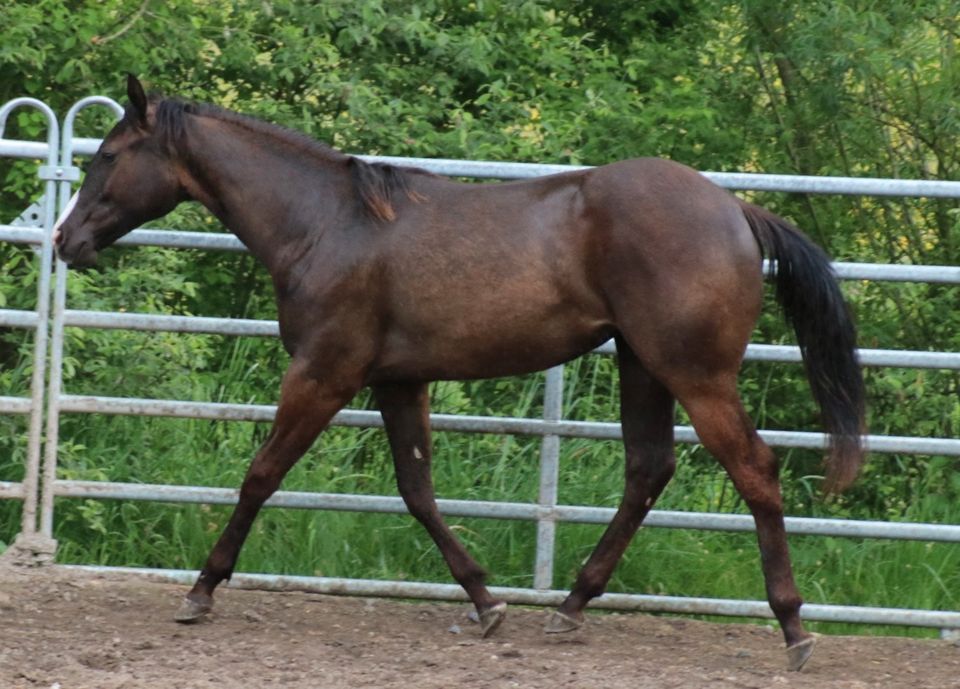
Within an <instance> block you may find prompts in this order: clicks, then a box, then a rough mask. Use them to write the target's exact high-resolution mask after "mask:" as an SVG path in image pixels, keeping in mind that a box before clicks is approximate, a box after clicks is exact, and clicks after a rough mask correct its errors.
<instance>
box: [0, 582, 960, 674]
mask: <svg viewBox="0 0 960 689" xmlns="http://www.w3.org/2000/svg"><path fill="white" fill-rule="evenodd" d="M184 592H185V589H184V588H183V587H179V586H172V585H169V584H160V583H154V582H150V581H145V580H142V579H139V578H136V579H135V578H120V577H117V576H97V575H92V574H85V573H78V572H68V571H66V570H63V569H59V568H56V567H43V568H30V569H25V568H12V567H6V566H3V567H0V687H3V688H4V689H8V688H9V689H20V688H25V689H33V688H35V687H43V688H44V689H139V688H143V689H193V688H202V689H206V688H213V687H244V688H245V687H271V686H276V687H285V688H290V689H300V688H307V687H310V688H313V687H321V688H328V687H330V688H334V687H397V688H401V689H402V688H405V687H411V688H412V687H416V688H417V689H431V688H437V689H440V688H443V689H448V688H449V687H458V686H469V687H474V688H487V687H489V688H500V687H524V688H528V687H529V688H539V687H550V688H551V689H553V688H555V687H568V688H569V687H582V688H584V689H601V688H606V687H610V688H614V689H619V688H621V687H622V688H626V687H630V688H631V689H652V688H654V687H656V688H657V689H669V688H671V687H709V688H711V689H714V688H718V689H727V688H734V687H736V688H738V689H741V688H744V687H756V688H758V689H759V688H764V689H767V688H769V687H781V686H782V687H791V688H792V687H797V688H800V689H806V688H809V689H813V688H816V689H832V688H840V687H844V688H850V689H852V688H854V687H856V688H866V687H910V688H912V689H917V688H921V687H931V688H932V687H936V688H937V689H944V688H947V687H960V647H958V646H957V645H955V644H953V643H950V642H947V641H933V640H931V641H923V640H912V639H901V638H859V637H839V636H827V637H822V638H821V639H820V643H819V645H818V648H817V651H816V653H815V654H814V656H813V659H812V660H811V661H810V663H809V664H808V666H807V668H805V669H804V671H803V672H802V673H799V674H797V673H788V672H786V671H785V670H784V664H785V656H784V653H783V650H782V642H781V638H780V634H779V632H778V631H775V630H774V629H773V628H771V627H764V626H753V625H741V624H711V623H706V622H698V621H694V620H686V619H674V618H668V617H653V616H649V615H640V614H624V615H616V614H612V615H611V614H607V615H600V614H596V615H591V616H590V617H589V621H588V624H587V625H586V626H585V627H584V629H582V630H580V631H578V632H575V633H573V634H568V635H560V636H546V635H544V634H543V633H542V631H541V627H542V625H543V622H544V620H545V615H546V613H545V612H544V611H542V610H526V609H517V608H512V609H511V610H510V613H509V617H508V618H507V621H506V622H505V623H504V624H503V626H502V627H501V628H500V629H499V630H498V632H497V633H496V635H495V636H494V637H493V638H491V639H487V640H484V639H481V638H480V636H479V632H478V629H477V626H476V625H475V624H473V623H471V622H470V621H469V620H468V619H467V617H466V613H467V608H466V607H465V606H463V605H447V604H424V603H405V602H398V601H388V600H383V599H363V598H346V597H334V596H322V595H316V594H308V593H267V592H257V591H241V590H236V589H221V590H220V591H219V592H218V600H217V609H216V612H215V613H214V614H213V615H212V616H211V619H210V620H209V621H207V622H203V623H200V624H195V625H188V626H183V625H178V624H175V623H174V622H172V621H171V616H172V614H173V612H174V610H175V609H176V607H177V605H178V602H179V600H180V598H181V596H182V595H183V594H184Z"/></svg>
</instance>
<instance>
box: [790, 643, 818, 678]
mask: <svg viewBox="0 0 960 689" xmlns="http://www.w3.org/2000/svg"><path fill="white" fill-rule="evenodd" d="M816 643H817V640H816V638H815V637H812V636H811V637H810V638H809V639H804V640H803V641H800V642H798V643H795V644H794V645H793V646H787V669H788V670H791V671H793V672H799V671H800V670H802V669H803V666H804V665H806V664H807V661H808V660H810V656H812V655H813V647H814V646H815V645H816Z"/></svg>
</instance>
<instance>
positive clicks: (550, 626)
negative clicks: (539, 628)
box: [543, 610, 583, 634]
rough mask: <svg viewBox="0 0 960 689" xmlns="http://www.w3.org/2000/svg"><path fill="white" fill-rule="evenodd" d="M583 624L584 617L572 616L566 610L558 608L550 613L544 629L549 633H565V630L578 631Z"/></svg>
mask: <svg viewBox="0 0 960 689" xmlns="http://www.w3.org/2000/svg"><path fill="white" fill-rule="evenodd" d="M582 626H583V618H582V617H581V618H580V619H577V618H576V617H571V616H570V615H568V614H567V613H565V612H560V611H559V610H556V611H554V613H553V614H552V615H550V619H549V620H547V624H546V626H545V627H544V628H543V631H545V632H546V633H547V634H563V633H565V632H573V631H576V630H577V629H580V627H582Z"/></svg>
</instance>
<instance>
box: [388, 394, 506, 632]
mask: <svg viewBox="0 0 960 689" xmlns="http://www.w3.org/2000/svg"><path fill="white" fill-rule="evenodd" d="M373 392H374V395H376V399H377V402H378V404H379V405H380V414H381V415H382V416H383V423H384V426H385V428H386V431H387V437H388V438H389V440H390V449H391V451H392V453H393V463H394V467H395V468H396V473H397V487H398V489H399V491H400V495H401V497H403V501H404V503H406V505H407V509H408V510H410V514H412V515H413V516H414V517H415V518H416V519H417V521H419V522H420V523H421V524H423V526H424V528H426V530H427V532H428V533H429V534H430V536H431V537H432V538H433V540H434V542H435V543H436V544H437V548H438V549H439V550H440V553H441V555H443V559H444V560H446V562H447V565H448V566H449V567H450V573H451V574H452V575H453V578H454V579H456V580H457V582H458V583H459V584H460V585H461V586H462V587H463V589H464V590H465V591H466V592H467V595H468V596H470V600H471V601H473V604H474V606H475V607H476V609H477V614H478V615H479V616H480V623H481V626H482V630H483V635H484V636H489V635H490V634H492V633H493V631H494V630H495V629H496V628H497V627H498V626H499V625H500V623H501V622H502V621H503V618H504V617H505V616H506V610H507V604H506V603H504V602H503V601H501V600H497V599H495V598H494V597H493V596H491V595H490V592H489V591H488V590H487V587H486V585H485V584H484V581H485V579H486V572H485V571H484V569H483V568H482V567H481V566H480V565H479V564H477V562H476V561H475V560H474V559H473V558H472V557H471V556H470V553H468V552H467V550H466V548H464V547H463V544H461V543H460V541H459V540H457V537H456V536H455V535H454V534H453V532H452V531H451V530H450V527H448V526H447V525H446V523H444V521H443V517H441V515H440V511H439V510H438V509H437V502H436V498H435V496H434V492H433V479H432V477H431V475H430V464H431V457H432V450H431V442H430V397H429V393H428V391H427V386H426V384H423V383H411V384H392V385H380V386H376V387H374V389H373Z"/></svg>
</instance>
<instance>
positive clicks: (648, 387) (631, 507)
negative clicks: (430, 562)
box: [546, 338, 675, 633]
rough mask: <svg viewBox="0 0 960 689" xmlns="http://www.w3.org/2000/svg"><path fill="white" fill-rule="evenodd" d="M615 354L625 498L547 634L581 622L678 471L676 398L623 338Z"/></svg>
mask: <svg viewBox="0 0 960 689" xmlns="http://www.w3.org/2000/svg"><path fill="white" fill-rule="evenodd" d="M617 355H618V358H619V364H620V418H621V424H622V425H623V443H624V448H625V450H626V470H625V483H624V491H623V500H622V501H621V502H620V506H619V508H618V509H617V512H616V514H614V516H613V519H612V520H611V521H610V524H609V525H608V526H607V529H606V531H605V532H604V534H603V536H602V537H601V539H600V542H599V543H597V546H596V548H594V551H593V553H592V554H591V555H590V559H589V560H587V563H586V564H585V565H584V566H583V568H582V569H581V570H580V573H579V575H578V576H577V581H576V583H575V584H574V586H573V589H572V590H571V592H570V595H568V596H567V598H566V599H565V600H564V601H563V603H562V604H561V605H560V607H559V608H558V609H557V611H556V612H555V613H554V614H553V615H552V616H551V617H550V619H549V621H548V622H547V626H546V631H547V632H548V633H558V632H568V631H573V630H574V629H577V628H578V627H580V626H581V625H582V624H583V609H584V608H585V607H586V605H587V603H588V602H589V601H590V600H591V599H592V598H595V597H596V596H599V595H600V594H601V593H603V591H604V589H605V588H606V586H607V582H608V581H609V580H610V576H611V574H613V570H614V567H616V565H617V563H618V562H619V561H620V558H621V557H622V556H623V553H624V551H625V550H626V549H627V546H628V545H629V543H630V540H631V539H632V538H633V536H634V534H635V533H636V532H637V529H638V528H639V527H640V523H641V522H642V521H643V519H644V517H646V516H647V513H648V512H649V511H650V508H651V507H652V506H653V503H654V501H655V500H656V499H657V498H658V497H659V496H660V493H661V492H663V489H664V487H665V486H666V485H667V483H668V482H669V481H670V478H671V477H672V476H673V472H674V467H675V459H674V451H673V410H674V399H673V396H672V395H671V394H670V393H669V392H668V391H667V390H666V388H664V387H663V385H661V384H660V383H659V382H658V381H656V380H655V379H654V378H652V377H651V376H650V374H649V373H648V372H647V370H646V369H645V368H644V367H643V365H642V364H641V363H640V362H639V361H638V360H637V357H636V355H635V354H634V353H633V351H632V350H631V349H630V348H629V346H627V344H626V343H625V342H623V341H622V340H621V339H619V338H618V339H617Z"/></svg>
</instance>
